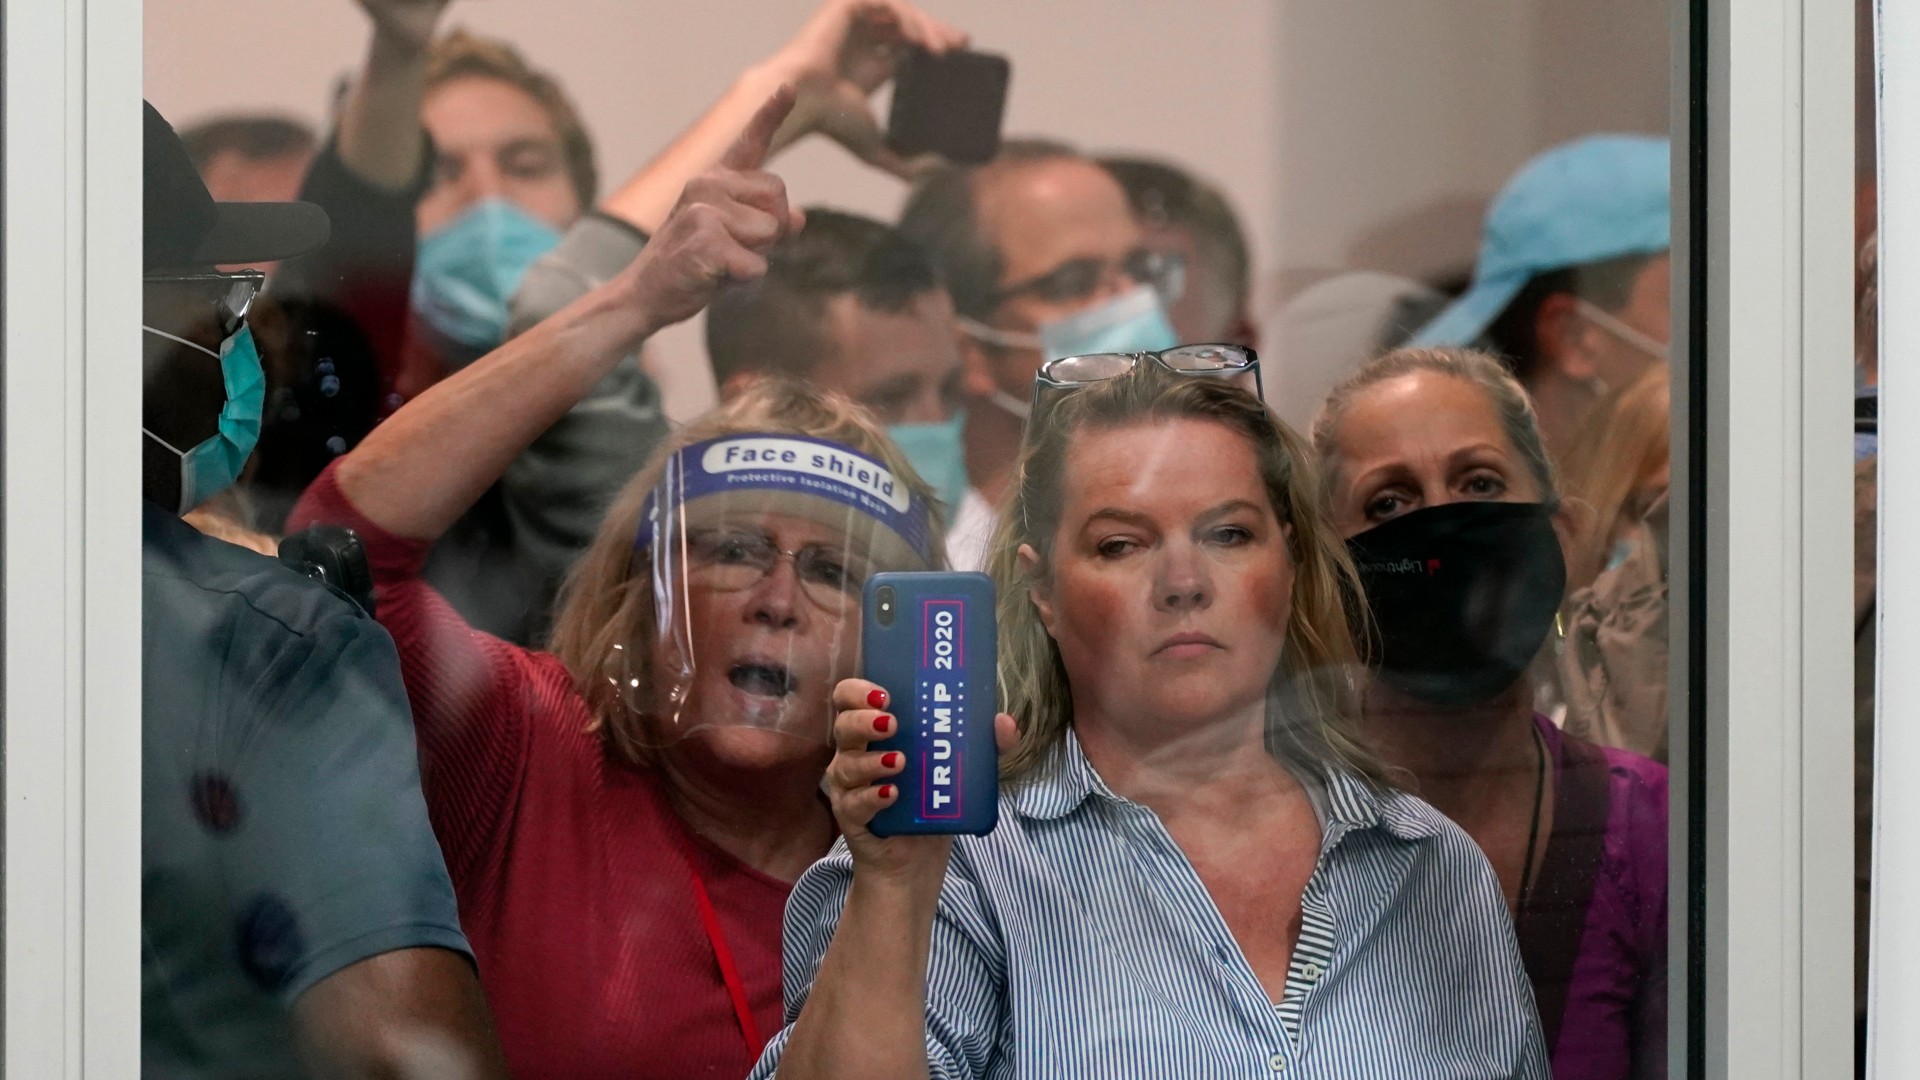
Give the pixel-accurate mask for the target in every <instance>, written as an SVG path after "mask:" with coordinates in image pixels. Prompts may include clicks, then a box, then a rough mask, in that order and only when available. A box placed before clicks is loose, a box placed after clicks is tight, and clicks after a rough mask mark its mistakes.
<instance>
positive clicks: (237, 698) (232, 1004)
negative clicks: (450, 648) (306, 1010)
mask: <svg viewBox="0 0 1920 1080" xmlns="http://www.w3.org/2000/svg"><path fill="white" fill-rule="evenodd" d="M144 509H145V522H144V531H145V544H144V548H143V552H142V560H143V571H142V582H143V585H142V605H143V607H142V612H141V621H142V638H141V683H142V701H143V707H144V708H143V716H142V749H143V760H144V764H143V769H142V783H143V791H142V800H141V813H142V821H141V856H142V867H141V871H142V877H141V884H142V890H143V896H142V912H141V965H140V967H141V1056H142V1059H143V1068H142V1075H143V1076H146V1077H148V1078H156V1077H158V1078H171V1077H193V1078H203V1077H278V1076H289V1077H291V1076H301V1075H304V1074H303V1073H302V1072H301V1071H300V1069H299V1067H298V1066H297V1065H296V1063H295V1061H294V1057H293V1052H292V1048H291V1046H290V1045H289V1044H290V1039H289V1025H288V1016H287V1011H288V1009H289V1008H290V1007H291V1006H292V1004H293V1003H294V1001H295V1000H296V999H297V998H299V996H300V995H301V994H302V993H304V992H305V991H306V990H307V989H308V988H310V987H312V986H313V985H314V984H315V983H317V982H319V981H320V980H322V979H324V978H326V977H327V976H329V975H332V974H334V973H335V972H337V971H340V970H341V969H342V968H345V967H347V966H349V965H351V964H354V963H356V962H358V961H361V960H364V959H366V958H368V957H371V956H374V955H376V954H379V953H383V952H388V951H390V950H394V949H406V948H416V947H421V946H432V947H438V948H444V949H451V950H453V951H455V952H458V953H461V954H462V955H465V956H467V957H469V958H471V956H472V951H471V950H470V949H469V948H468V946H467V940H466V937H465V936H464V935H463V934H462V933H461V932H460V924H459V920H458V915H457V910H456V907H455V903H454V896H453V885H452V883H451V882H450V881H449V880H448V878H447V871H446V866H445V864H444V862H443V861H442V859H441V855H440V848H439V845H438V844H437V843H436V842H435V841H434V837H433V832H432V830H431V829H430V828H429V826H428V824H427V807H426V802H425V801H424V800H423V799H422V798H421V795H420V774H419V763H418V758H417V755H416V752H415V749H414V742H413V723H412V719H411V715H410V713H409V712H408V709H407V697H406V691H405V689H404V688H403V687H402V685H401V681H400V665H399V657H398V656H397V655H396V654H395V652H394V647H393V639H392V638H390V637H389V636H388V635H387V632H386V631H385V630H383V629H382V628H381V627H380V625H379V624H378V623H375V622H374V621H373V620H372V619H371V618H369V617H368V616H366V615H365V614H363V613H362V612H361V611H360V609H359V608H358V607H356V606H355V605H354V604H353V603H352V601H350V600H348V599H346V598H345V597H344V596H343V595H341V594H339V593H337V592H334V591H333V590H331V589H328V588H326V587H325V586H322V585H319V584H317V583H315V582H312V581H309V580H308V579H306V578H304V577H302V576H300V575H299V574H297V573H294V572H293V571H291V570H289V569H287V568H286V567H283V566H281V565H280V564H279V563H278V562H276V561H274V560H273V559H269V558H267V557H265V556H263V555H260V554H257V553H255V552H252V551H248V550H246V549H244V548H240V547H236V546H234V545H232V544H228V543H225V542H223V541H219V540H215V539H213V538H211V537H207V536H203V535H201V534H199V533H198V532H195V531H194V530H193V529H192V528H190V527H189V526H187V525H186V524H185V523H184V522H182V521H180V520H179V519H178V518H176V517H174V516H173V515H172V514H169V513H166V512H165V511H163V510H160V509H159V508H157V507H154V506H152V505H150V504H149V505H146V506H145V508H144Z"/></svg>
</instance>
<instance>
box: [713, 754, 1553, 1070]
mask: <svg viewBox="0 0 1920 1080" xmlns="http://www.w3.org/2000/svg"><path fill="white" fill-rule="evenodd" d="M1307 789H1308V793H1309V795H1310V796H1311V797H1312V798H1313V802H1314V809H1315V811H1316V813H1317V814H1318V815H1319V818H1320V823H1321V828H1322V840H1321V844H1320V858H1319V862H1318V864H1317V865H1316V867H1315V869H1314V872H1313V876H1312V877H1311V878H1310V879H1309V880H1308V882H1307V886H1306V891H1305V894H1304V896H1303V897H1302V900H1301V923H1302V925H1301V933H1300V941H1299V944H1298V946H1297V947H1296V948H1295V950H1294V955H1293V958H1292V961H1291V963H1290V966H1289V969H1288V973H1287V982H1286V987H1285V990H1284V992H1283V995H1282V1000H1281V1002H1280V1003H1279V1004H1278V1005H1277V1006H1276V1005H1275V1004H1273V1003H1272V1002H1271V1001H1270V1000H1269V999H1268V997H1267V994H1266V992H1265V990H1264V989H1263V988H1262V987H1261V984H1260V981H1259V979H1258V978H1257V977H1256V976H1255V975H1254V973H1253V969H1252V967H1251V966H1250V965H1249V964H1248V963H1247V959H1246V957H1245V955H1244V954H1242V953H1241V951H1240V948H1239V946H1238V945H1237V944H1236V943H1235V941H1234V939H1233V936H1232V934H1231V933H1230V932H1229V931H1228V929H1227V925H1226V922H1225V921H1224V920H1223V919H1222V918H1221V917H1220V912H1219V910H1218V909H1217V908H1215V907H1214V904H1213V900H1212V898H1211V897H1210V896H1209V895H1208V894H1207V891H1206V888H1205V886H1204V885H1202V884H1201V881H1200V877H1199V875H1198V874H1196V873H1195V872H1194V869H1193V865H1192V864H1191V863H1189V862H1188V861H1187V859H1186V856H1184V855H1183V854H1181V852H1180V849H1179V847H1178V846H1176V845H1175V844H1174V841H1173V838H1172V837H1171V836H1170V835H1169V834H1168V833H1167V830H1166V828H1165V827H1164V826H1162V825H1161V823H1160V820H1159V818H1158V817H1156V816H1155V815H1154V813H1153V812H1152V811H1151V810H1149V809H1147V808H1146V807H1144V806H1141V805H1140V804H1138V803H1134V802H1130V801H1128V800H1126V799H1123V798H1121V797H1119V796H1117V795H1115V794H1114V793H1113V792H1112V791H1111V790H1110V789H1109V788H1108V787H1107V786H1106V784H1105V783H1103V782H1102V781H1101V779H1100V777H1099V776H1098V775H1097V774H1096V773H1095V772H1094V770H1093V767H1092V765H1091V764H1090V763H1089V762H1088V761H1087V759H1086V756H1085V755H1084V754H1083V753H1082V752H1081V750H1080V746H1079V743H1078V742H1077V741H1076V740H1075V739H1074V738H1073V737H1072V735H1071V734H1069V736H1068V738H1067V741H1066V745H1065V747H1064V751H1063V753H1061V754H1059V755H1056V757H1055V758H1054V765H1053V766H1052V767H1051V768H1050V769H1049V770H1048V771H1047V772H1046V773H1044V774H1043V775H1042V776H1041V777H1039V778H1037V779H1034V780H1032V781H1029V782H1027V783H1025V784H1022V785H1020V786H1018V787H1015V788H1013V789H1011V790H1009V791H1005V792H1003V793H1002V794H1001V799H1000V824H999V827H998V828H996V829H995V830H994V831H993V833H992V834H990V835H988V836H983V837H960V838H958V839H957V840H956V842H955V844H954V847H953V856H952V860H951V862H950V863H949V864H948V869H947V876H946V880H945V882H944V884H943V885H942V887H941V893H940V906H939V911H938V914H937V916H936V918H935V921H934V927H933V950H932V955H931V960H930V962H929V967H928V972H927V1059H928V1063H929V1065H930V1066H931V1069H930V1071H931V1074H932V1075H933V1076H934V1077H936V1078H947V1080H959V1078H963V1077H965V1078H973V1077H980V1078H985V1077H1012V1076H1023V1077H1053V1076H1059V1077H1121V1076H1125V1077H1154V1078H1163V1080H1181V1078H1188V1077H1191V1078H1196V1080H1199V1078H1205V1080H1218V1078H1229V1077H1245V1078H1248V1080H1253V1078H1272V1077H1285V1078H1286V1080H1294V1078H1300V1080H1307V1078H1314V1080H1320V1078H1325V1080H1335V1078H1339V1080H1350V1078H1391V1080H1424V1078H1434V1080H1439V1078H1443V1077H1444V1078H1447V1080H1473V1078H1494V1077H1498V1078H1503V1080H1504V1078H1508V1077H1524V1078H1529V1080H1532V1078H1539V1080H1546V1077H1547V1054H1546V1048H1545V1046H1544V1045H1543V1044H1542V1042H1541V1036H1540V1024H1539V1018H1538V1015H1537V1014H1536V1012H1535V1009H1534V1002H1533V991H1532V989H1531V987H1530V985H1529V984H1528V982H1527V976H1526V972H1525V970H1524V969H1523V968H1522V967H1521V963H1520V950H1519V946H1518V945H1517V944H1516V943H1515V940H1514V935H1513V926H1512V922H1511V920H1510V919H1509V918H1508V915H1507V910H1506V904H1505V902H1504V900H1503V898H1502V896H1501V893H1500V886H1499V883H1498V881H1497V880H1496V879H1495V878H1494V875H1493V870H1492V868H1491V867H1489V866H1488V865H1487V860H1486V858H1485V857H1484V856H1482V855H1481V853H1480V849H1479V848H1478V847H1476V846H1475V845H1474V843H1473V841H1472V840H1470V839H1468V837H1467V835H1466V834H1465V833H1464V832H1461V831H1460V829H1459V827H1458V826H1456V825H1454V824H1453V823H1452V822H1450V821H1448V820H1447V819H1446V818H1444V817H1442V816H1441V815H1440V814H1439V813H1438V812H1436V811H1435V810H1434V809H1433V808H1432V807H1430V806H1428V805H1427V804H1426V803H1424V802H1421V801H1420V800H1419V799H1416V798H1414V797H1412V796H1410V795H1406V794H1402V793H1398V792H1384V793H1382V792H1376V791H1374V790H1373V789H1371V788H1370V787H1368V785H1366V784H1365V783H1364V782H1362V781H1360V780H1359V779H1357V778H1355V777H1352V776H1349V775H1346V774H1339V773H1336V774H1334V775H1333V776H1331V777H1330V778H1329V779H1328V780H1327V781H1326V782H1325V783H1324V785H1322V784H1320V783H1318V782H1312V781H1308V782H1307ZM852 880H853V860H852V857H851V856H850V855H849V854H848V852H847V849H846V845H845V843H844V842H841V843H838V844H836V845H835V846H834V849H833V851H831V852H829V853H828V855H827V857H826V858H824V859H822V860H821V861H820V862H818V863H816V864H815V865H814V866H813V867H812V868H811V869H810V870H808V871H807V872H806V874H805V875H803V876H802V877H801V879H800V881H799V883H798V884H797V885H795V887H794V890H793V896H792V899H790V900H789V901H788V904H787V917H786V932H785V949H784V952H785V964H784V979H785V985H786V999H787V1019H788V1023H789V1025H791V1023H792V1021H793V1019H794V1018H795V1017H796V1016H798V1015H799V1012H800V1008H801V1006H802V1005H804V1004H805V1003H806V1000H807V992H808V990H809V989H810V988H811V986H812V983H813V979H814V976H815V974H816V973H817V972H818V971H819V967H820V961H821V958H822V956H823V955H824V954H825V953H826V951H827V945H828V943H829V942H830V941H831V940H832V938H833V932H834V927H835V925H836V924H837V923H838V921H839V917H840V910H841V906H842V905H843V904H844V902H845V900H846V896H847V889H848V886H849V885H850V884H851V883H852ZM791 1032H792V1028H791V1026H789V1027H788V1028H787V1029H786V1030H785V1031H782V1032H781V1033H780V1034H779V1035H777V1036H775V1037H774V1039H773V1041H772V1042H771V1043H769V1044H768V1046H767V1050H766V1052H765V1053H764V1054H763V1055H762V1056H761V1058H760V1063H759V1065H758V1066H756V1067H755V1069H754V1071H753V1073H752V1078H751V1080H766V1078H768V1077H771V1076H772V1075H773V1073H774V1069H775V1067H776V1066H777V1065H778V1064H779V1061H780V1055H781V1052H782V1051H783V1050H784V1048H785V1047H786V1043H787V1039H788V1037H789V1036H790V1035H791Z"/></svg>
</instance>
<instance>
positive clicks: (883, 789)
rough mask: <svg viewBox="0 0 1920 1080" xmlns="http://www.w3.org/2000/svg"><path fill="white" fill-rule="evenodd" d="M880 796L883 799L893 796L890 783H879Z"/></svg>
mask: <svg viewBox="0 0 1920 1080" xmlns="http://www.w3.org/2000/svg"><path fill="white" fill-rule="evenodd" d="M880 797H881V798H883V799H891V798H893V785H892V784H881V785H880Z"/></svg>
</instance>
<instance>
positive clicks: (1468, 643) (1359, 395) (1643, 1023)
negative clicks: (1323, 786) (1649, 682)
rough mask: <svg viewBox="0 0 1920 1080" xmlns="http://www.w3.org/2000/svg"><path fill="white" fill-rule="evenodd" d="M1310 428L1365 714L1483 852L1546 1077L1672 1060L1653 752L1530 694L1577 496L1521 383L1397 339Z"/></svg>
mask: <svg viewBox="0 0 1920 1080" xmlns="http://www.w3.org/2000/svg"><path fill="white" fill-rule="evenodd" d="M1313 441H1314V446H1315V449H1316V450H1318V451H1319V454H1320V456H1321V459H1322V461H1323V463H1324V464H1325V470H1324V472H1323V475H1324V476H1325V478H1326V484H1327V498H1328V502H1329V504H1330V510H1331V514H1332V517H1333V521H1334V524H1335V526H1336V527H1337V528H1338V529H1339V530H1340V531H1341V533H1342V534H1343V535H1344V536H1346V537H1347V543H1348V547H1349V549H1350V550H1351V552H1352V554H1353V557H1354V562H1355V563H1356V564H1357V566H1358V568H1359V571H1360V578H1361V582H1362V587H1363V588H1364V589H1365V590H1366V601H1367V607H1368V608H1369V609H1370V611H1371V618H1372V632H1371V633H1370V634H1369V635H1368V640H1367V641H1366V642H1365V645H1366V648H1365V649H1364V654H1365V657H1366V660H1367V666H1368V673H1367V678H1366V687H1365V705H1364V717H1363V723H1364V726H1365V729H1366V731H1367V734H1369V735H1370V736H1372V738H1373V739H1374V741H1375V743H1376V744H1377V746H1378V748H1379V750H1380V751H1381V753H1382V755H1383V756H1384V757H1385V758H1386V760H1387V762H1388V763H1389V765H1390V766H1392V767H1394V768H1395V770H1396V771H1397V772H1398V773H1399V775H1400V777H1401V778H1402V779H1403V780H1405V781H1406V782H1407V783H1408V784H1409V785H1410V786H1411V787H1412V788H1413V790H1414V791H1415V792H1416V793H1417V794H1418V795H1420V796H1421V797H1422V798H1424V799H1426V800H1427V801H1428V802H1430V803H1432V804H1433V805H1434V807H1435V808H1437V809H1439V810H1440V811H1441V812H1442V813H1444V814H1446V815H1447V816H1449V817H1451V818H1452V819H1453V820H1454V821H1455V822H1456V823H1458V824H1459V825H1460V826H1461V827H1462V828H1464V829H1465V830H1466V831H1467V834H1468V835H1470V836H1471V837H1473V839H1474V840H1475V841H1476V842H1477V843H1478V844H1479V845H1480V848H1481V850H1483V851H1484V852H1485V853H1486V855H1487V858H1488V860H1489V861H1490V862H1491V863H1492V864H1493V868H1494V871H1495V872H1496V874H1497V875H1498V876H1499V878H1500V882H1501V885H1502V886H1503V887H1504V889H1505V891H1506V896H1507V901H1508V904H1509V905H1510V908H1511V910H1512V911H1513V913H1514V922H1515V929H1516V931H1517V932H1518V934H1519V938H1520V949H1521V955H1522V959H1523V960H1524V961H1525V963H1526V967H1527V974H1528V976H1529V977H1530V978H1531V980H1532V982H1533V987H1534V996H1535V998H1536V999H1537V1002H1538V1004H1539V1007H1540V1015H1541V1022H1542V1028H1543V1030H1544V1032H1545V1035H1546V1040H1547V1046H1548V1049H1549V1051H1550V1052H1551V1055H1552V1066H1553V1074H1554V1076H1555V1077H1556V1078H1558V1080H1626V1078H1629V1077H1632V1078H1640V1077H1649V1076H1664V1075H1665V1073H1666V1066H1665V1062H1666V939H1667V914H1666V912H1667V873H1666V869H1667V839H1666V837H1667V770H1666V769H1665V768H1664V767H1662V766H1660V765H1658V764H1656V763H1654V762H1652V761H1650V760H1648V759H1646V758H1644V757H1640V756H1639V755H1636V754H1630V753H1627V752H1625V751H1620V750H1613V749H1602V748H1600V747H1597V746H1594V745H1593V744H1591V743H1587V742H1585V741H1583V740H1580V739H1577V738H1574V737H1573V736H1570V735H1567V734H1565V733H1563V732H1561V731H1560V730H1559V729H1558V728H1557V727H1555V726H1554V724H1553V723H1552V722H1551V721H1549V720H1548V719H1546V718H1545V717H1543V716H1540V715H1539V714H1537V713H1536V712H1535V711H1534V710H1533V706H1532V701H1533V688H1532V685H1531V680H1530V679H1528V678H1526V672H1527V669H1528V667H1529V665H1530V664H1531V662H1532V661H1533V659H1534V656H1535V655H1536V654H1537V653H1538V652H1539V651H1540V648H1541V646H1542V645H1543V644H1544V643H1545V641H1546V638H1547V634H1548V632H1549V631H1550V630H1551V629H1552V628H1553V623H1554V615H1555V612H1556V611H1557V610H1558V609H1559V606H1560V602H1561V598H1562V594H1563V592H1564V589H1565V584H1566V566H1565V561H1564V555H1563V550H1562V549H1563V546H1564V544H1565V542H1566V536H1567V534H1568V532H1569V526H1570V520H1569V519H1570V515H1569V513H1568V510H1567V509H1566V508H1564V507H1562V505H1561V503H1560V498H1559V493H1558V491H1557V489H1556V485H1555V479H1554V471H1553V466H1552V464H1551V462H1550V461H1549V459H1548V458H1547V454H1546V450H1545V447H1544V445H1543V444H1542V440H1541V437H1540V428H1539V424H1538V421H1537V420H1536V418H1535V415H1534V411H1533V407H1532V405H1531V404H1530V403H1529V402H1528V400H1527V397H1526V393H1525V391H1523V390H1522V389H1521V387H1520V384H1519V383H1518V382H1516V381H1515V380H1514V379H1513V377H1512V376H1511V375H1509V374H1508V373H1507V371H1506V370H1505V369H1504V368H1503V367H1502V366H1501V365H1500V363H1499V361H1497V360H1495V359H1494V358H1493V357H1491V356H1488V355H1486V354H1484V353H1478V352H1471V351H1465V350H1454V349H1402V350H1400V351H1397V352H1393V353H1389V354H1387V355H1386V356H1384V357H1381V358H1380V359H1378V360H1375V361H1373V362H1372V363H1370V364H1368V365H1367V366H1365V367H1363V368H1361V369H1360V371H1358V372H1357V373H1355V374H1354V375H1353V376H1352V377H1350V378H1349V379H1348V380H1347V381H1346V382H1344V383H1342V384H1341V385H1340V386H1338V387H1337V388H1335V390H1334V391H1333V393H1332V394H1331V395H1330V396H1329V397H1328V399H1327V402H1326V404H1325V405H1324V406H1323V407H1322V409H1321V412H1320V416H1319V417H1318V419H1317V420H1316V421H1315V423H1314V429H1313Z"/></svg>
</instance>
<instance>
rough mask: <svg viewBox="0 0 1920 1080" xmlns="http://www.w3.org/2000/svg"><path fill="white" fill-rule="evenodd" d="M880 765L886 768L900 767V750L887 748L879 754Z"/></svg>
mask: <svg viewBox="0 0 1920 1080" xmlns="http://www.w3.org/2000/svg"><path fill="white" fill-rule="evenodd" d="M880 765H881V767H882V768H887V769H897V768H899V767H900V751H898V750H889V751H888V752H886V753H884V754H882V755H880Z"/></svg>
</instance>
